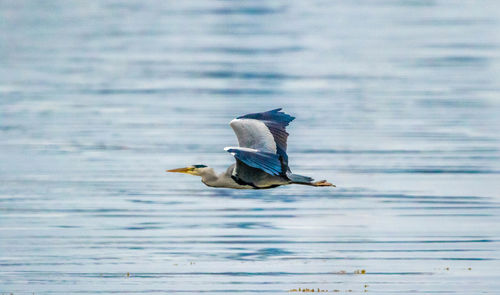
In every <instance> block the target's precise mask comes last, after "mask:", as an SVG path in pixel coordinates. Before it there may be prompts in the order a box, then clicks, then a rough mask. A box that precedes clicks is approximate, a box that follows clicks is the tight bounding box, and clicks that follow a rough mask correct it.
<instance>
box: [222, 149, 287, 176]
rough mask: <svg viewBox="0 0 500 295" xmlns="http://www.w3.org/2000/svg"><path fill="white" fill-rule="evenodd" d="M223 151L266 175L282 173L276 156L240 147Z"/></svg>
mask: <svg viewBox="0 0 500 295" xmlns="http://www.w3.org/2000/svg"><path fill="white" fill-rule="evenodd" d="M224 150H225V151H226V152H228V153H231V154H232V155H233V156H234V157H235V158H237V159H238V160H240V161H242V162H243V163H245V164H247V165H248V166H250V167H254V168H257V169H260V170H262V171H264V172H266V173H268V174H271V175H280V174H281V172H282V171H283V170H282V166H281V165H282V164H281V161H280V159H279V156H278V155H277V154H274V153H268V152H263V151H259V150H255V149H251V148H242V147H227V148H224Z"/></svg>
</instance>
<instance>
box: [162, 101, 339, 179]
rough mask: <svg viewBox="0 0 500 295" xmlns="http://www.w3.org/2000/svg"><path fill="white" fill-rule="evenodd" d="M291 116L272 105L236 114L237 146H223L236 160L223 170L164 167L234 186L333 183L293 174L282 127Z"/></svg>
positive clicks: (205, 167)
mask: <svg viewBox="0 0 500 295" xmlns="http://www.w3.org/2000/svg"><path fill="white" fill-rule="evenodd" d="M293 119H295V118H294V117H292V116H290V115H288V114H285V113H284V112H281V109H275V110H271V111H268V112H263V113H254V114H248V115H244V116H240V117H238V118H236V119H234V120H233V121H231V123H230V126H231V128H233V130H234V132H235V134H236V136H237V138H238V142H239V146H238V147H227V148H225V150H226V151H227V152H229V153H231V154H232V155H233V156H234V157H235V160H236V163H235V164H233V165H231V166H230V167H229V168H228V169H227V170H226V171H225V172H223V173H221V174H218V175H217V174H216V173H215V171H214V170H213V169H212V168H209V167H207V166H205V165H193V166H189V167H186V168H179V169H172V170H167V171H168V172H180V173H187V174H191V175H197V176H201V178H202V180H201V181H202V182H203V183H204V184H206V185H207V186H210V187H224V188H234V189H267V188H273V187H277V186H281V185H287V184H302V185H311V186H334V185H332V184H331V183H328V182H326V180H321V181H317V182H314V180H313V179H312V178H311V177H308V176H302V175H298V174H293V173H292V171H291V170H290V168H289V166H288V155H287V154H286V147H287V144H286V140H287V138H288V133H287V132H286V129H285V127H286V126H288V124H289V123H290V122H291V121H293Z"/></svg>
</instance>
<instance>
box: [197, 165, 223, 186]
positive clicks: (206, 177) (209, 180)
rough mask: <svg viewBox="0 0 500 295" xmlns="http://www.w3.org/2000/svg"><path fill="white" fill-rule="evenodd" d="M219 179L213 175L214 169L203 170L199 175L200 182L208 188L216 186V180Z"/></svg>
mask: <svg viewBox="0 0 500 295" xmlns="http://www.w3.org/2000/svg"><path fill="white" fill-rule="evenodd" d="M218 179H219V177H218V176H217V174H215V171H214V169H212V168H210V169H205V171H203V174H202V175H201V182H203V183H204V184H206V185H208V186H217V180H218Z"/></svg>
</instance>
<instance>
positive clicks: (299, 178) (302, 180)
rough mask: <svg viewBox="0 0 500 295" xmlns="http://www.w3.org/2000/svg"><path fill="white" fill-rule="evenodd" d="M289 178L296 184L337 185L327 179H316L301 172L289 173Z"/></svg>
mask: <svg viewBox="0 0 500 295" xmlns="http://www.w3.org/2000/svg"><path fill="white" fill-rule="evenodd" d="M287 177H288V179H290V181H291V182H292V183H294V184H303V185H311V186H335V185H334V184H331V183H329V182H327V181H326V180H320V181H314V179H313V178H312V177H309V176H304V175H299V174H292V173H290V174H287Z"/></svg>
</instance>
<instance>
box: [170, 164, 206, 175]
mask: <svg viewBox="0 0 500 295" xmlns="http://www.w3.org/2000/svg"><path fill="white" fill-rule="evenodd" d="M206 169H209V168H208V167H207V166H205V165H191V166H188V167H185V168H177V169H171V170H167V172H177V173H186V174H191V175H196V176H202V174H203V172H204V171H205V170H206Z"/></svg>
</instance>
